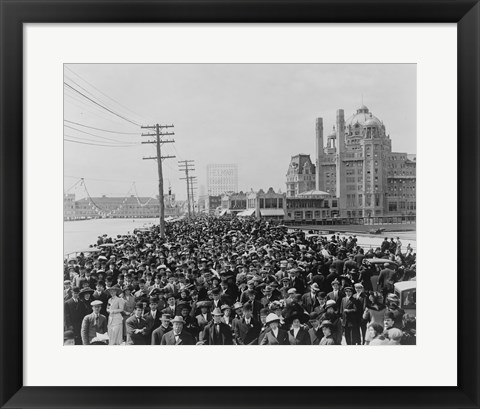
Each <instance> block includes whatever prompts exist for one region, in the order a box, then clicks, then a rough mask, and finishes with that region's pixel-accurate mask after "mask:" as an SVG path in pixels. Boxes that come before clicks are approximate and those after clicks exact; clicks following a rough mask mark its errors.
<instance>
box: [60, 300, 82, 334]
mask: <svg viewBox="0 0 480 409" xmlns="http://www.w3.org/2000/svg"><path fill="white" fill-rule="evenodd" d="M86 314H87V310H86V309H85V304H84V303H83V302H82V301H81V300H80V299H78V301H77V302H75V301H74V300H73V298H70V299H69V300H68V301H66V302H65V303H64V321H65V328H70V327H72V328H73V333H74V334H75V337H80V329H81V327H82V320H83V317H85V315H86Z"/></svg>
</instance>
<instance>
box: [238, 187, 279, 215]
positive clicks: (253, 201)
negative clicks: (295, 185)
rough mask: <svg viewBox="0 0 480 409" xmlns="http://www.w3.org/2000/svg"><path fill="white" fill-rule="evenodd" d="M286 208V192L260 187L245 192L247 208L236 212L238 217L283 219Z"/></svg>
mask: <svg viewBox="0 0 480 409" xmlns="http://www.w3.org/2000/svg"><path fill="white" fill-rule="evenodd" d="M285 209H286V194H285V193H276V192H275V191H274V190H273V188H269V189H268V191H267V192H264V191H263V190H262V189H260V190H259V191H258V192H254V191H253V190H252V191H250V192H249V193H247V208H246V209H245V210H244V211H242V212H240V213H238V214H237V216H239V217H253V216H254V217H256V218H266V219H277V220H283V219H284V217H285Z"/></svg>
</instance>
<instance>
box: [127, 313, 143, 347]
mask: <svg viewBox="0 0 480 409" xmlns="http://www.w3.org/2000/svg"><path fill="white" fill-rule="evenodd" d="M125 325H126V327H127V345H147V339H146V337H145V335H144V334H142V333H139V334H135V330H136V329H142V328H145V329H146V328H147V321H145V319H144V318H140V323H139V322H138V320H137V317H135V315H132V316H131V317H130V318H128V319H127V321H125Z"/></svg>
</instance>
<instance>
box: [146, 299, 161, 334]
mask: <svg viewBox="0 0 480 409" xmlns="http://www.w3.org/2000/svg"><path fill="white" fill-rule="evenodd" d="M149 306H150V311H149V312H148V313H147V314H145V315H144V316H143V318H145V321H147V333H146V337H147V340H149V339H151V337H152V332H153V331H155V330H156V329H157V328H158V327H159V326H160V324H161V321H160V317H161V314H160V311H158V297H156V296H154V297H150V300H149Z"/></svg>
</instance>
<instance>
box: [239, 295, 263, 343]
mask: <svg viewBox="0 0 480 409" xmlns="http://www.w3.org/2000/svg"><path fill="white" fill-rule="evenodd" d="M232 329H233V333H234V335H235V340H236V341H237V344H239V345H252V344H253V343H255V342H256V341H257V340H258V336H259V334H260V323H259V322H258V321H256V320H255V319H254V317H253V308H252V304H250V303H246V304H245V305H244V306H243V316H242V317H241V318H235V319H234V320H233V328H232Z"/></svg>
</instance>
